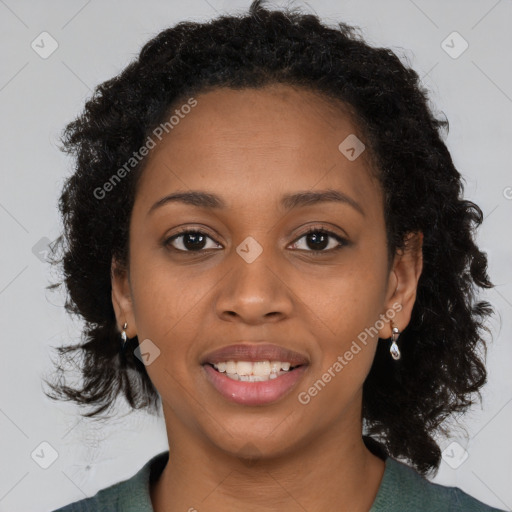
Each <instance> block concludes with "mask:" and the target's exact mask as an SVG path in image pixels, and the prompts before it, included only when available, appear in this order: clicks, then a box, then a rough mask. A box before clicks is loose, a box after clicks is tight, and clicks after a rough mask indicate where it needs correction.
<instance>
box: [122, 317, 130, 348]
mask: <svg viewBox="0 0 512 512" xmlns="http://www.w3.org/2000/svg"><path fill="white" fill-rule="evenodd" d="M127 328H128V324H127V323H126V322H125V323H124V324H123V331H122V332H121V340H122V341H123V344H122V345H121V348H122V349H123V350H124V348H125V346H126V340H127V337H126V329H127Z"/></svg>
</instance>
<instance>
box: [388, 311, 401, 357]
mask: <svg viewBox="0 0 512 512" xmlns="http://www.w3.org/2000/svg"><path fill="white" fill-rule="evenodd" d="M391 331H392V333H391V347H389V353H390V354H391V357H392V358H393V359H394V360H395V361H396V360H398V359H400V357H401V354H400V350H399V348H398V345H397V344H396V340H397V339H398V336H400V331H399V330H398V327H397V326H396V325H395V322H393V320H391Z"/></svg>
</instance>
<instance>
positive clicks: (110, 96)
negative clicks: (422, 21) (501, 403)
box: [46, 0, 494, 475]
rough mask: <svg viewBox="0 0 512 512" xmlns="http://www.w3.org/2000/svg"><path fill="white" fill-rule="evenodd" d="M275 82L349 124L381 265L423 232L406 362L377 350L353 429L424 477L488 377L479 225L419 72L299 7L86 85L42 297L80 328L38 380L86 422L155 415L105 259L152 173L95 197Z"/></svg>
mask: <svg viewBox="0 0 512 512" xmlns="http://www.w3.org/2000/svg"><path fill="white" fill-rule="evenodd" d="M272 84H286V85H289V86H292V87H297V88H303V89H308V90H309V91H313V92H315V93H317V94H319V95H321V97H322V98H325V99H327V100H328V101H329V103H330V104H331V105H333V106H334V107H336V105H344V106H345V108H348V109H349V110H350V111H351V112H353V114H354V120H355V122H356V123H357V126H358V127H360V128H361V130H362V133H363V135H364V139H365V144H366V147H367V150H368V152H369V154H370V155H372V160H373V161H374V163H375V168H376V169H377V171H378V179H379V182H380V184H381V187H382V190H383V194H384V198H385V206H384V209H385V211H384V216H385V221H386V231H387V241H388V249H389V254H390V255H393V254H394V253H395V251H397V250H400V249H403V248H404V247H405V244H406V239H407V235H408V233H417V232H421V233H423V237H424V238H423V271H422V274H421V276H420V279H419V282H418V289H417V297H416V302H415V305H414V308H413V311H412V317H411V321H410V323H409V325H408V326H407V327H406V328H405V329H404V331H403V332H402V334H401V338H400V339H401V341H402V343H401V352H402V358H401V360H400V361H394V360H392V359H391V358H390V357H389V352H388V351H387V347H386V345H385V344H383V343H378V344H377V352H376V355H375V359H374V362H373V365H372V367H371V370H370V373H369V375H368V377H367V379H366V381H365V383H364V387H363V419H364V422H365V428H366V429H367V433H368V434H369V435H371V436H374V437H378V438H379V439H380V440H381V441H382V442H383V445H384V446H385V448H386V451H387V452H388V454H389V455H391V456H393V457H395V458H405V459H407V460H409V461H410V464H411V465H412V466H414V467H415V468H416V470H417V471H418V472H420V473H422V474H424V475H425V474H426V473H427V472H429V471H431V470H433V469H435V470H437V468H438V466H439V463H440V458H441V451H440V448H439V446H438V444H437V442H436V440H435V436H436V434H437V433H438V432H439V431H442V432H444V433H446V432H447V430H446V428H445V427H444V420H446V419H447V418H448V417H449V416H450V415H452V414H456V413H457V414H458V413H462V412H463V411H465V410H466V409H467V408H468V407H469V406H470V405H472V404H473V403H475V402H474V401H473V399H474V395H475V394H476V395H478V397H479V399H480V400H481V394H480V391H479V388H481V387H482V386H483V385H484V383H485V382H486V379H487V373H486V369H485V364H484V358H485V354H486V348H487V347H486V342H485V340H484V339H483V337H482V334H483V332H482V331H486V332H487V333H489V334H490V331H489V329H488V328H487V327H486V325H485V322H486V319H487V316H488V315H491V314H492V313H493V312H494V310H493V308H492V307H491V305H490V304H489V303H488V302H485V301H478V299H477V297H476V291H477V290H476V289H477V287H480V288H490V287H492V286H493V285H492V283H491V282H490V280H489V277H488V275H487V256H486V254H485V253H484V252H482V251H480V250H479V248H478V247H477V245H476V244H475V241H474V230H475V229H476V228H477V227H478V226H479V225H480V224H481V222H482V220H483V216H482V211H481V209H480V208H479V207H478V206H477V205H476V204H474V203H473V202H471V201H467V200H464V199H463V184H462V177H461V175H460V173H459V172H458V171H457V169H456V168H455V167H454V164H453V162H452V158H451V156H450V153H449V151H448V149H447V147H446V145H445V143H444V142H443V140H442V138H443V134H445V133H447V130H448V121H447V120H446V119H439V118H438V117H436V115H434V113H433V112H432V110H431V107H430V106H429V101H428V93H427V91H426V90H425V89H424V87H423V86H422V84H421V81H420V79H419V77H418V74H417V73H416V72H415V71H414V70H412V69H410V68H409V67H408V65H406V64H404V63H402V62H401V60H400V59H399V57H398V56H397V55H396V54H395V53H394V52H393V51H391V50H390V49H388V48H375V47H372V46H370V45H369V44H367V43H366V42H365V41H364V39H363V37H362V36H361V35H360V34H359V32H358V30H357V28H355V27H352V26H349V25H347V24H345V23H342V22H340V23H337V24H336V26H328V25H327V24H325V23H323V22H321V21H320V19H319V18H318V17H317V16H315V15H313V14H306V13H303V12H300V11H298V10H297V9H293V10H289V9H287V10H268V9H266V8H264V7H263V5H262V1H261V0H256V1H254V2H253V3H252V4H251V6H250V8H249V12H248V13H247V14H243V15H236V16H227V15H222V16H219V17H217V18H215V19H213V20H210V21H208V22H205V23H193V22H188V21H183V22H181V23H179V24H177V25H175V26H173V27H171V28H168V29H166V30H164V31H162V32H160V33H159V34H158V35H157V36H156V37H154V38H153V39H151V40H150V41H149V42H148V43H146V44H145V46H144V47H143V48H142V50H141V52H140V54H139V55H138V58H136V60H134V61H133V62H132V63H131V64H129V65H128V66H127V67H126V68H125V69H124V70H123V71H122V72H121V73H120V74H119V75H118V76H116V77H114V78H112V79H111V80H108V81H106V82H104V83H102V84H100V85H99V86H98V87H96V89H95V91H94V94H93V95H92V97H91V98H90V99H89V100H88V101H87V103H86V105H85V109H84V111H83V113H82V114H81V115H80V116H79V117H77V118H76V119H75V120H74V121H73V122H71V123H70V124H68V126H67V127H66V129H65V131H64V133H63V136H62V144H63V150H64V151H66V152H67V153H68V154H70V155H73V157H74V159H75V160H74V161H75V162H76V165H75V169H74V173H73V174H72V175H71V177H69V178H68V179H67V180H66V182H65V185H64V188H63V192H62V195H61V197H60V201H59V209H60V212H61V214H62V217H63V225H64V229H63V233H62V235H61V236H60V237H59V238H58V239H57V240H56V241H55V243H54V245H53V254H54V263H59V264H61V265H62V271H63V279H62V281H61V282H60V283H55V284H53V285H51V286H50V288H53V287H58V286H60V285H62V284H63V283H65V286H66V288H67V292H68V295H67V300H66V305H65V307H66V309H67V311H68V312H70V313H72V314H76V315H79V316H80V317H81V318H83V320H84V321H85V327H84V332H83V340H82V341H83V342H84V343H82V344H75V345H67V346H63V347H57V350H58V352H59V356H60V360H59V361H58V362H56V363H55V365H56V367H57V368H56V374H58V376H59V380H58V382H54V383H52V382H48V381H46V383H47V384H49V385H50V387H51V390H52V391H50V392H46V394H47V395H48V396H49V397H51V398H54V399H63V400H72V401H74V402H77V403H79V404H82V405H89V406H93V407H95V408H94V410H92V411H90V412H88V413H84V414H83V416H86V417H90V418H93V417H95V416H96V415H100V413H105V412H107V409H109V408H111V407H112V405H113V403H114V402H115V400H116V399H117V397H118V396H124V397H125V398H126V400H127V401H128V403H129V404H130V406H131V407H132V408H134V409H140V408H148V409H149V410H150V411H153V410H155V411H156V410H158V406H159V405H160V400H161V398H160V396H159V394H158V392H157V390H156V389H155V388H154V386H153V384H152V383H151V381H150V379H149V376H148V374H147V372H146V369H145V366H144V365H143V364H142V363H141V362H140V361H139V359H138V358H136V357H134V355H133V349H134V348H135V347H137V346H138V340H137V338H136V337H135V338H133V339H131V340H129V347H128V348H127V350H126V353H120V351H119V346H120V343H119V331H118V328H117V326H116V317H115V314H114V309H113V306H112V300H111V263H112V258H113V257H115V258H116V259H117V260H118V261H119V262H120V263H121V264H123V265H125V266H126V265H127V264H128V230H129V221H130V214H131V210H132V206H133V203H134V197H135V194H136V189H137V180H138V178H139V177H140V175H141V172H142V171H143V169H144V163H145V161H146V159H141V161H140V162H139V163H137V165H135V166H134V167H133V169H132V170H131V171H130V172H129V173H127V175H126V176H125V177H124V178H123V179H122V180H119V182H116V183H115V186H112V187H110V188H111V189H112V190H110V191H109V194H108V198H106V199H101V198H99V197H98V196H99V194H98V193H95V191H97V190H99V189H101V187H103V186H104V184H105V183H107V182H108V181H109V179H110V178H111V177H112V176H113V175H114V174H116V171H117V170H118V169H120V168H122V167H123V165H125V164H126V162H127V161H129V160H130V158H132V157H133V155H134V153H136V152H137V151H138V150H139V148H141V147H142V146H143V145H144V142H145V141H146V140H147V137H148V136H149V135H150V134H151V133H153V130H154V129H155V128H156V127H157V126H159V124H160V123H163V122H164V121H166V120H167V119H168V118H169V115H170V113H172V111H173V108H175V107H176V105H179V104H180V102H182V101H183V99H184V98H190V97H192V96H194V95H197V94H199V93H202V92H206V91H208V90H212V89H215V88H219V87H227V88H232V89H244V88H253V89H255V88H261V87H264V86H266V85H272ZM58 254H59V256H60V257H59V258H57V255H58ZM481 349H483V350H481ZM481 352H483V353H481ZM78 356H81V359H80V360H79V362H78V363H77V362H76V361H77V359H76V358H77V357H78ZM65 360H66V361H72V362H75V364H76V366H78V368H79V369H80V375H81V377H83V382H82V383H81V385H80V386H78V387H70V386H68V385H66V384H65V383H64V382H63V380H62V379H61V378H62V377H63V376H64V373H65V368H64V366H63V362H64V361H65Z"/></svg>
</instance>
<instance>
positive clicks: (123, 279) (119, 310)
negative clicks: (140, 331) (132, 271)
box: [110, 258, 137, 338]
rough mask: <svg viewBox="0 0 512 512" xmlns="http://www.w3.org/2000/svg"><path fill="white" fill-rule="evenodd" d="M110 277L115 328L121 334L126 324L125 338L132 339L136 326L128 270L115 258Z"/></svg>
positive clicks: (135, 332) (135, 333)
mask: <svg viewBox="0 0 512 512" xmlns="http://www.w3.org/2000/svg"><path fill="white" fill-rule="evenodd" d="M110 277H111V282H112V305H113V306H114V311H115V314H116V320H117V327H118V329H119V332H121V331H122V328H123V325H124V323H125V322H126V323H127V324H128V327H127V328H126V336H127V337H128V338H133V337H134V336H136V335H137V326H136V325H135V315H134V311H133V300H132V294H131V288H130V280H129V275H128V270H127V269H126V268H125V267H124V266H122V265H120V264H119V263H118V262H117V260H116V259H115V258H112V265H111V270H110Z"/></svg>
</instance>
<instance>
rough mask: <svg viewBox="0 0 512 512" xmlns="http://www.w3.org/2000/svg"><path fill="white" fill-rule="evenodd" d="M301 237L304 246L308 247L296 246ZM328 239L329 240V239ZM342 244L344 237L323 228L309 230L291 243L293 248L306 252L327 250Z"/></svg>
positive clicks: (339, 246) (344, 241)
mask: <svg viewBox="0 0 512 512" xmlns="http://www.w3.org/2000/svg"><path fill="white" fill-rule="evenodd" d="M303 239H304V240H305V244H306V246H309V249H307V248H306V249H304V247H298V245H299V242H300V241H301V240H303ZM329 239H331V240H330V241H329ZM344 245H346V240H345V239H343V238H341V237H340V236H338V235H336V234H335V233H332V232H330V231H325V230H323V229H313V230H310V231H308V232H307V233H304V234H303V235H302V236H301V237H300V238H298V239H297V241H295V242H294V243H293V246H294V248H295V249H300V250H306V251H308V252H329V251H334V250H337V249H340V248H341V247H343V246H344Z"/></svg>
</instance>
